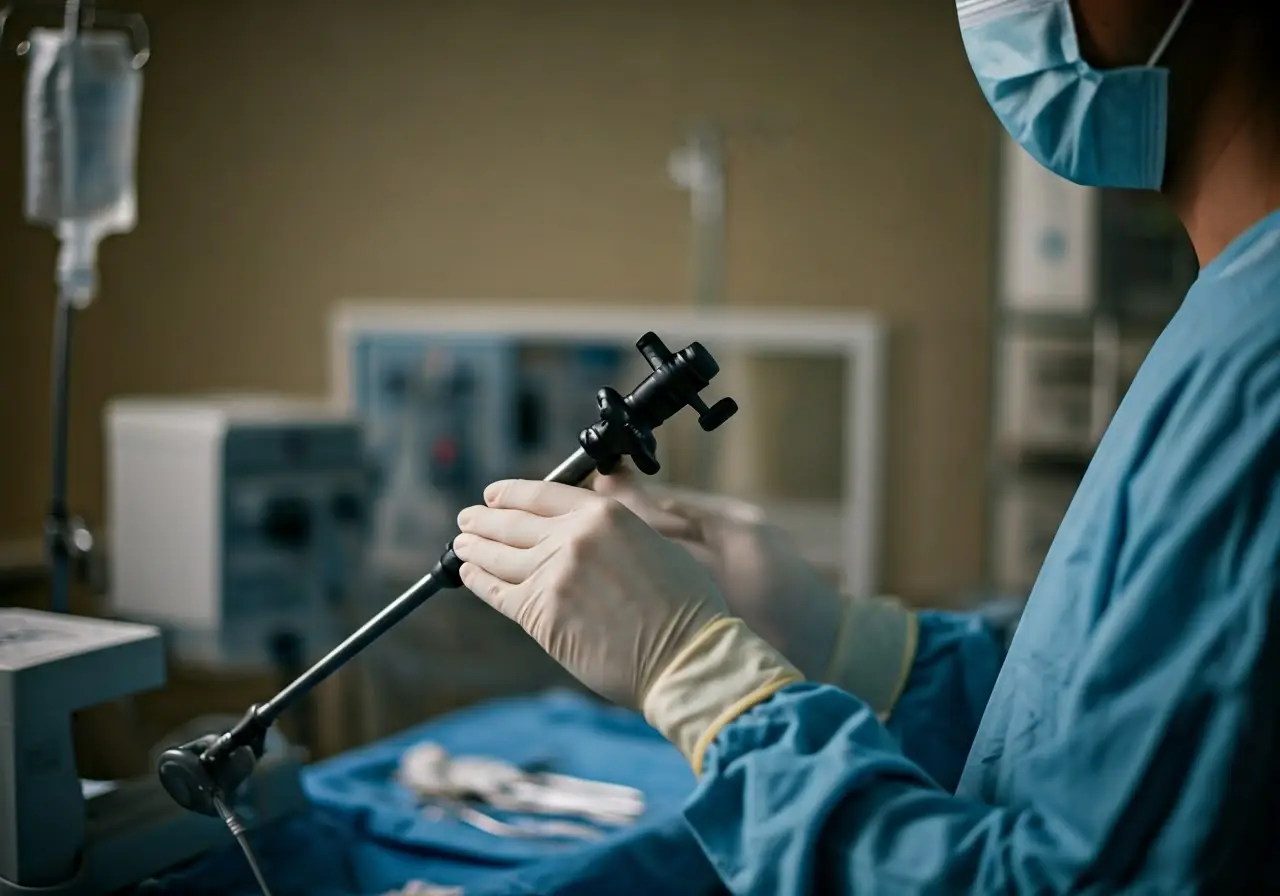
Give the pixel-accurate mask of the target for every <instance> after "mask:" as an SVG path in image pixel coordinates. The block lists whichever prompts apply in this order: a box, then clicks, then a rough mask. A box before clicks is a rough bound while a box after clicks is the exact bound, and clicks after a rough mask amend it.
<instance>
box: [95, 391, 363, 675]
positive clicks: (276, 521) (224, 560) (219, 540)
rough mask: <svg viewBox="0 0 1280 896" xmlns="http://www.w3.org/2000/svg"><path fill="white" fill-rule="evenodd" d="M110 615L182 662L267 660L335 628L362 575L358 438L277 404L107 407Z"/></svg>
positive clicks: (244, 400) (249, 399) (327, 414)
mask: <svg viewBox="0 0 1280 896" xmlns="http://www.w3.org/2000/svg"><path fill="white" fill-rule="evenodd" d="M106 428H107V438H106V443H107V504H108V527H109V528H108V537H109V543H110V574H111V582H112V587H111V589H110V591H111V607H112V609H113V611H114V612H115V613H116V614H117V615H118V616H121V617H124V618H128V619H135V620H140V621H144V622H150V623H153V624H155V625H157V626H160V627H161V628H162V629H164V630H166V634H167V635H169V636H170V639H171V644H172V647H173V648H174V649H175V650H176V651H177V653H178V654H179V655H180V656H181V657H182V658H183V659H185V660H188V661H194V662H197V663H210V664H264V663H266V662H269V661H270V658H271V654H270V652H269V648H268V646H267V644H268V642H269V640H270V639H271V638H272V637H273V636H276V635H281V634H286V635H290V636H294V637H301V638H302V639H303V640H304V643H305V644H306V646H307V648H308V649H309V650H308V652H313V651H314V650H316V649H322V648H324V647H325V646H326V645H327V644H328V643H329V642H331V641H332V640H333V639H334V638H335V636H336V635H337V634H338V630H339V628H340V623H339V619H338V612H337V611H338V609H339V608H340V607H341V605H342V604H343V603H344V602H345V601H346V600H347V599H348V598H349V597H350V596H351V594H352V592H353V591H354V590H355V588H356V586H357V584H358V582H359V581H360V574H361V568H362V557H363V552H364V546H365V542H366V536H365V532H366V529H367V496H368V490H369V486H370V483H369V477H368V468H367V462H366V456H365V451H364V439H363V431H362V429H361V427H360V425H359V424H358V423H357V422H356V420H355V419H353V418H352V417H351V416H349V415H344V414H340V413H337V412H335V411H334V410H333V409H332V408H331V406H329V405H328V404H326V403H322V402H315V401H309V400H298V399H292V398H287V397H283V396H252V395H249V396H211V397H204V398H190V399H152V398H125V399H119V400H116V401H113V402H111V403H110V405H109V406H108V409H107V415H106Z"/></svg>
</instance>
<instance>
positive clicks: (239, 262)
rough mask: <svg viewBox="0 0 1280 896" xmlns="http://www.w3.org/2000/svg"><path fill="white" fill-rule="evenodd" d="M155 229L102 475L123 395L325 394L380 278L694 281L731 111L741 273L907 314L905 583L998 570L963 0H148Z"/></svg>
mask: <svg viewBox="0 0 1280 896" xmlns="http://www.w3.org/2000/svg"><path fill="white" fill-rule="evenodd" d="M139 8H141V9H142V10H143V11H144V12H145V13H146V14H147V17H148V20H149V22H150V25H151V28H152V36H153V41H154V57H153V60H152V62H151V64H150V66H149V67H148V69H147V84H146V96H145V102H144V124H143V133H142V141H141V145H142V161H141V173H140V183H141V191H142V192H141V224H140V226H139V228H138V230H137V231H136V232H135V233H134V234H132V235H129V236H127V237H120V238H116V239H114V240H113V241H111V242H109V243H107V244H106V245H105V246H104V249H103V252H102V280H103V283H104V290H103V296H102V298H101V300H100V302H99V303H98V304H96V305H94V306H93V307H92V308H91V309H90V310H89V311H88V312H87V313H86V314H84V315H83V318H82V319H81V321H80V322H79V327H78V332H77V346H76V369H75V390H74V401H75V412H74V421H73V427H72V436H73V439H74V443H73V452H74V457H73V471H72V476H71V487H72V489H73V494H74V504H75V506H76V507H77V508H78V509H82V510H84V511H87V512H89V513H90V514H91V515H92V516H97V515H98V514H99V512H100V507H101V479H102V470H101V467H102V464H101V451H102V439H101V435H100V424H99V420H100V413H101V408H102V404H103V401H104V399H106V398H107V396H109V395H111V394H114V393H121V392H131V391H146V392H156V391H164V392H180V391H187V390H201V389H211V388H218V389H232V388H254V387H260V386H267V387H274V388H280V389H290V390H293V389H296V390H306V391H314V392H319V391H321V390H323V389H324V388H325V387H326V355H325V311H326V309H327V308H328V307H329V306H330V304H331V303H333V302H334V301H335V300H338V299H340V298H343V297H350V296H354V295H365V296H368V295H393V296H422V297H430V296H447V297H460V296H461V297H477V298H484V297H495V298H509V297H516V298H524V299H527V300H528V301H530V302H536V301H538V300H539V299H548V298H553V299H564V298H600V299H614V300H618V301H625V300H627V299H643V300H661V301H671V302H681V301H685V300H687V296H688V294H689V291H690V290H689V276H688V270H687V268H688V233H687V205H686V198H685V196H683V195H682V194H681V193H679V192H678V191H676V190H675V189H673V188H672V187H671V186H670V184H669V183H668V181H667V180H666V175H665V170H664V168H665V159H666V156H667V153H668V152H669V151H670V150H671V149H672V148H673V146H675V145H676V143H677V142H678V141H679V140H680V139H681V138H682V133H683V130H684V126H685V124H686V123H688V122H689V121H691V120H693V119H696V118H706V117H710V118H712V119H714V120H717V121H719V122H721V123H722V124H724V125H725V126H726V127H727V128H728V130H729V145H730V146H729V148H730V156H731V158H730V165H731V174H730V178H731V181H730V212H729V229H730V234H729V249H728V251H729V260H728V265H729V270H728V288H729V293H730V297H731V300H732V301H733V302H736V303H741V304H744V305H768V304H779V303H785V304H792V305H795V306H847V307H863V308H871V309H875V310H877V311H881V312H883V313H884V314H885V315H886V316H887V317H888V319H889V320H890V321H891V322H892V323H893V325H894V326H895V341H894V361H893V367H892V385H893V401H892V406H891V418H892V425H891V437H892V442H891V446H890V462H891V470H890V473H889V477H890V482H889V485H888V502H889V506H888V533H887V553H888V556H887V557H886V562H887V575H888V578H889V584H890V585H892V586H893V587H895V588H897V589H899V590H900V591H902V592H903V593H906V594H908V595H911V596H914V597H920V598H926V599H935V598H937V597H939V596H942V595H944V594H945V592H947V591H950V590H952V589H955V588H959V587H966V586H968V585H971V584H973V583H975V582H976V581H977V580H978V578H979V577H980V574H981V558H982V544H983V540H984V539H983V532H982V527H983V520H984V512H985V498H984V481H983V477H984V452H985V450H986V440H987V429H988V416H989V415H988V398H987V377H988V363H989V362H988V356H989V345H988V343H989V336H988V332H989V323H990V310H989V301H988V289H989V284H990V281H991V266H990V257H991V255H992V228H991V218H992V215H993V211H992V202H991V193H992V176H991V175H992V160H993V158H994V145H995V128H994V125H993V122H992V120H991V117H990V115H989V112H988V111H987V110H986V108H985V106H984V105H983V103H982V99H981V96H980V94H979V93H978V91H977V89H976V87H975V85H974V83H973V80H972V78H971V77H970V75H969V73H968V69H967V66H966V63H965V61H964V56H963V51H962V49H961V47H960V42H959V38H958V35H957V33H956V27H955V18H954V12H953V10H952V9H951V7H950V5H949V4H947V3H945V2H937V3H926V2H920V0H896V2H895V0H859V2H843V3H841V2H819V0H802V2H790V3H788V2H783V0H772V2H764V0H760V2H743V0H739V2H727V0H724V2H711V0H705V2H696V3H689V2H684V3H681V2H676V0H649V2H642V0H629V2H620V0H619V2H594V3H589V2H585V0H580V2H567V0H559V2H555V0H544V2H539V3H527V2H526V3H519V2H514V0H506V2H498V0H467V2H462V0H453V2H444V0H436V2H419V3H411V2H407V0H406V2H392V0H376V2H375V0H366V2H360V3H352V2H343V3H338V2H333V0H310V2H305V3H304V2H301V0H241V2H223V3H213V2H207V0H183V2H180V3H177V2H158V0H157V2H151V3H142V4H140V5H139ZM19 72H20V70H19V69H18V68H16V67H12V68H10V69H7V70H4V71H0V125H3V127H2V129H0V141H3V142H0V384H2V388H0V433H2V434H3V437H2V438H0V539H3V538H13V537H29V536H31V535H34V534H37V533H38V530H39V525H40V513H41V511H42V505H43V500H44V496H45V490H46V478H47V476H46V467H47V461H46V453H47V448H48V437H47V422H46V421H47V397H46V392H47V387H48V374H47V367H48V351H49V349H48V343H49V336H50V317H51V313H52V307H53V304H52V299H51V290H52V287H51V276H52V268H53V259H54V246H53V240H52V238H51V237H50V236H49V234H48V233H46V232H41V231H38V230H33V229H30V228H28V227H26V225H25V224H23V222H22V220H21V216H20V207H21V198H20V197H21V172H20V167H19V160H20V154H19V153H20V135H19V128H18V127H17V124H18V122H19V120H20V118H19V116H20V103H19V91H20V80H19Z"/></svg>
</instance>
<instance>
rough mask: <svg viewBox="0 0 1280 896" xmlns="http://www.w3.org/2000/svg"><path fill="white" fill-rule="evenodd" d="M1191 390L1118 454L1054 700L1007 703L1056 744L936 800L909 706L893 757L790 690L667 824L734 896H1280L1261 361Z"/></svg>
mask: <svg viewBox="0 0 1280 896" xmlns="http://www.w3.org/2000/svg"><path fill="white" fill-rule="evenodd" d="M1189 380H1190V381H1188V382H1184V383H1181V384H1180V386H1179V389H1180V391H1179V394H1178V395H1177V396H1176V400H1171V401H1170V403H1169V406H1168V407H1163V408H1160V409H1157V411H1156V412H1153V413H1152V414H1150V415H1148V416H1147V417H1145V418H1144V425H1147V426H1149V428H1150V430H1151V432H1144V433H1137V434H1136V437H1138V438H1139V439H1141V440H1143V447H1142V449H1141V452H1140V456H1135V457H1134V459H1133V461H1132V463H1131V464H1129V465H1128V467H1127V468H1126V472H1125V474H1124V475H1123V477H1119V478H1120V483H1119V485H1117V486H1116V488H1117V489H1118V494H1117V495H1116V496H1115V500H1116V501H1117V502H1119V506H1120V507H1121V508H1122V509H1123V513H1122V514H1121V517H1122V519H1123V526H1121V527H1120V528H1118V529H1117V530H1116V531H1109V532H1107V533H1105V535H1099V536H1098V537H1101V538H1105V539H1107V540H1108V541H1109V545H1108V548H1107V549H1108V550H1110V551H1113V553H1114V557H1115V559H1114V562H1113V563H1112V564H1111V565H1110V567H1109V575H1108V576H1106V577H1102V576H1084V577H1081V578H1080V584H1079V585H1078V590H1079V591H1080V593H1077V594H1075V595H1071V596H1072V597H1073V598H1074V599H1075V601H1076V602H1075V603H1073V604H1072V607H1073V609H1072V612H1085V611H1086V610H1084V609H1082V608H1087V612H1090V613H1093V614H1095V615H1096V618H1093V619H1091V620H1090V628H1089V635H1088V637H1087V639H1086V640H1085V641H1084V643H1083V648H1082V649H1081V650H1080V651H1079V654H1078V655H1076V656H1073V657H1072V658H1071V660H1072V662H1071V667H1070V669H1069V674H1068V675H1067V677H1066V678H1065V679H1064V680H1063V681H1062V682H1061V684H1060V686H1059V687H1058V689H1057V691H1056V692H1053V693H1051V692H1050V691H1049V690H1044V691H1043V692H1035V688H1034V687H1028V688H1023V689H1021V690H1018V691H1015V692H1014V693H1013V697H1014V698H1015V699H1017V700H1018V701H1023V702H1025V703H1026V704H1027V705H1028V706H1031V707H1036V706H1043V707H1045V710H1044V711H1045V712H1049V711H1050V709H1049V708H1050V707H1052V712H1053V713H1054V720H1055V730H1054V731H1053V733H1052V734H1050V735H1045V736H1044V737H1042V738H1040V739H1038V740H1035V741H1033V742H1031V743H1030V744H1022V743H1020V742H1019V738H1018V732H1017V731H1011V732H1009V733H1008V738H1007V742H1006V744H1005V752H1004V755H1003V756H1001V757H998V758H997V757H994V756H992V757H988V756H979V757H975V759H976V761H977V762H979V763H983V762H988V761H998V762H1000V763H1002V764H1003V767H1002V769H1001V774H1002V775H1004V776H1005V780H1006V782H1007V783H1006V786H1005V787H1004V788H1003V789H1004V790H1005V793H1004V796H1003V798H1001V799H1000V800H998V801H997V800H992V801H991V802H987V801H984V800H983V799H978V798H977V797H973V798H966V797H962V796H957V795H955V794H953V793H952V792H950V791H949V790H948V787H947V786H946V784H947V783H949V778H950V771H949V769H951V768H952V764H951V762H950V761H949V760H947V759H945V758H944V759H943V760H941V761H939V760H938V759H937V758H930V757H929V756H928V755H927V751H924V750H923V749H921V748H920V747H919V745H918V741H916V746H914V747H913V746H911V745H912V743H913V738H916V737H917V735H914V734H912V733H910V731H909V729H910V728H911V727H912V726H911V725H910V724H907V723H906V722H905V715H906V708H905V707H903V717H904V722H903V726H902V731H901V732H900V737H901V739H902V742H903V743H902V744H900V743H899V738H895V737H894V736H893V734H891V732H890V731H889V730H888V729H887V728H886V727H885V725H884V724H882V723H881V722H880V721H879V720H878V719H877V717H876V715H875V714H874V713H873V712H872V711H871V710H870V709H869V708H868V707H867V706H866V705H865V704H863V703H862V702H860V701H859V700H858V699H856V698H854V697H852V696H850V695H849V694H846V693H843V692H841V691H839V690H837V689H835V688H832V687H828V686H823V685H815V684H796V685H792V686H790V687H788V688H786V689H784V690H782V691H780V692H778V693H777V694H775V695H774V696H773V697H772V698H771V699H769V700H767V701H766V702H763V703H760V704H758V705H756V706H755V707H753V708H752V709H750V710H748V711H747V712H745V713H744V714H742V715H741V716H739V717H737V718H736V719H735V720H734V721H732V722H730V723H729V724H728V725H726V726H725V727H724V728H723V729H721V730H720V732H719V733H718V735H717V736H716V737H715V739H714V741H713V742H712V744H711V746H710V748H709V750H708V751H707V753H706V756H705V761H704V763H703V766H702V777H701V779H700V781H699V784H698V787H697V789H696V790H695V792H694V794H693V796H692V797H691V799H690V801H689V803H688V804H687V806H686V810H685V817H686V820H687V822H688V824H689V825H690V827H691V828H692V830H693V832H694V836H695V837H696V838H697V839H698V841H699V843H700V845H701V847H702V849H703V851H704V852H705V854H706V855H707V857H708V858H709V860H710V862H711V864H712V865H713V866H714V867H715V869H716V871H717V873H718V875H719V876H720V878H721V880H722V881H723V882H724V883H725V885H726V887H727V888H728V889H729V890H730V891H731V892H733V893H735V894H776V896H799V894H810V893H812V894H833V896H834V894H854V893H856V894H858V896H871V894H933V893H937V894H951V893H1014V894H1024V893H1025V894H1032V893H1035V894H1042V893H1067V892H1090V893H1115V892H1126V893H1173V892H1205V891H1208V892H1260V891H1261V890H1259V889H1258V887H1259V886H1260V885H1261V884H1264V883H1267V882H1269V884H1271V885H1275V884H1278V883H1280V875H1278V874H1277V871H1278V870H1280V869H1278V868H1277V863H1276V862H1275V861H1273V860H1271V859H1270V856H1271V855H1272V854H1273V853H1274V852H1275V850H1274V848H1273V841H1274V832H1275V830H1276V829H1277V827H1276V823H1277V809H1276V804H1277V803H1276V796H1275V794H1276V793H1277V792H1280V730H1278V729H1280V699H1277V690H1278V688H1280V637H1277V634H1278V633H1277V618H1276V614H1277V607H1278V606H1280V602H1278V601H1277V597H1280V593H1278V592H1280V587H1278V582H1280V573H1278V569H1280V563H1278V560H1280V352H1278V351H1276V350H1275V348H1274V346H1273V347H1272V348H1271V349H1270V350H1269V351H1264V352H1255V353H1252V354H1250V353H1248V352H1241V353H1237V354H1236V355H1232V356H1231V357H1230V358H1226V359H1224V360H1223V362H1222V363H1221V364H1219V365H1218V366H1217V367H1216V368H1215V369H1212V370H1199V371H1197V372H1196V374H1195V376H1194V377H1190V378H1189ZM1100 453H1101V452H1100ZM1096 462H1097V461H1096V460H1095V463H1096ZM1053 571H1054V572H1057V573H1061V572H1062V571H1063V570H1062V568H1059V569H1056V570H1053ZM1046 572H1050V570H1049V569H1048V568H1046ZM1086 582H1088V583H1094V584H1093V585H1092V588H1093V590H1092V591H1091V590H1090V587H1086V584H1085V583H1086ZM1046 596H1051V595H1046ZM1052 596H1053V597H1058V596H1060V595H1059V594H1054V595H1052ZM1036 598H1037V595H1033V597H1032V607H1031V608H1030V609H1029V611H1028V613H1029V614H1030V613H1032V612H1034V611H1036V610H1037V608H1036V607H1035V602H1036ZM1046 609H1047V608H1046ZM1055 609H1056V608H1055ZM1029 618H1030V615H1029V616H1028V619H1029ZM1025 635H1027V632H1025V631H1023V632H1020V638H1019V640H1021V639H1022V636H1025ZM1018 647H1019V645H1018V643H1017V642H1015V645H1014V648H1013V650H1014V652H1017V650H1018ZM1012 661H1013V656H1012V655H1011V657H1010V659H1009V661H1008V662H1012ZM1008 673H1009V669H1008V663H1006V669H1005V674H1008ZM1028 681H1034V679H1028ZM1046 687H1047V686H1046ZM923 693H925V692H924V691H923V690H922V691H921V694H923ZM997 693H1001V691H999V690H998V692H997ZM913 754H914V757H913ZM929 766H932V768H930V767H929ZM997 802H998V804H995V803H997ZM1268 832H1270V833H1268Z"/></svg>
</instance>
